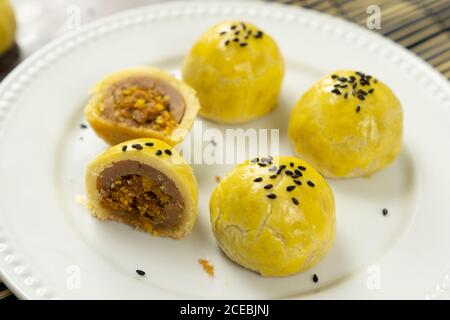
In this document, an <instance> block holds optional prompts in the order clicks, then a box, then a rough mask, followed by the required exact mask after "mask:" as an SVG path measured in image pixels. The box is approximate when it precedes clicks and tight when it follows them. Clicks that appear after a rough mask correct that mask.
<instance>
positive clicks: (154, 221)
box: [86, 138, 197, 239]
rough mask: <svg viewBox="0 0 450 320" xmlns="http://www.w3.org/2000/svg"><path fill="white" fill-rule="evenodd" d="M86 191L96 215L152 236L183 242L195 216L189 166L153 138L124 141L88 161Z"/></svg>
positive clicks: (92, 211) (194, 202) (193, 187)
mask: <svg viewBox="0 0 450 320" xmlns="http://www.w3.org/2000/svg"><path fill="white" fill-rule="evenodd" d="M86 190H87V198H88V208H89V209H90V211H91V213H92V214H93V215H94V216H95V217H97V218H99V219H101V220H116V221H119V222H122V223H127V224H130V225H132V226H134V227H136V228H138V229H142V230H144V231H146V232H148V233H150V234H153V235H156V236H161V237H172V238H175V239H179V238H182V237H184V236H186V235H188V234H189V233H190V232H191V230H192V228H193V226H194V223H195V220H196V217H197V182H196V179H195V177H194V175H193V172H192V168H191V167H190V166H189V165H188V164H187V163H186V162H185V160H184V159H183V158H182V157H181V156H180V155H179V154H178V153H177V152H176V151H175V150H173V149H172V147H171V146H170V145H168V144H166V143H165V142H163V141H161V140H157V139H149V138H143V139H136V140H130V141H126V142H124V143H120V144H118V145H116V146H114V147H111V148H110V149H109V150H107V151H106V152H104V153H102V154H101V155H99V156H98V157H97V158H95V159H94V160H92V161H91V162H90V163H89V165H88V167H87V170H86Z"/></svg>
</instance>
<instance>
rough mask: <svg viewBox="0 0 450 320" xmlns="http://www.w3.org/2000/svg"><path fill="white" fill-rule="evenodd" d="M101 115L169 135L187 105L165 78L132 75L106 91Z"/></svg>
mask: <svg viewBox="0 0 450 320" xmlns="http://www.w3.org/2000/svg"><path fill="white" fill-rule="evenodd" d="M105 97H106V98H105V100H104V103H103V105H102V107H101V114H102V115H103V116H104V117H105V118H107V119H109V120H112V121H115V122H119V123H123V124H126V125H129V126H132V127H144V128H150V129H154V130H157V131H161V132H164V133H167V134H170V133H171V132H172V131H173V130H174V128H175V127H176V126H177V125H178V124H179V123H180V122H181V120H182V119H183V116H184V113H185V110H186V104H185V101H184V98H183V96H182V95H181V94H180V92H179V91H178V90H177V89H175V88H174V87H172V86H171V85H170V84H168V83H167V82H165V81H164V80H161V79H157V78H153V77H129V78H126V79H123V80H122V81H119V82H117V83H115V84H114V85H112V86H111V87H110V88H109V89H107V91H106V95H105Z"/></svg>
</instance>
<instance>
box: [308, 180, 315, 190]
mask: <svg viewBox="0 0 450 320" xmlns="http://www.w3.org/2000/svg"><path fill="white" fill-rule="evenodd" d="M307 184H308V186H310V187H311V188H313V187H314V186H315V184H314V183H313V182H312V181H309V180H308V182H307Z"/></svg>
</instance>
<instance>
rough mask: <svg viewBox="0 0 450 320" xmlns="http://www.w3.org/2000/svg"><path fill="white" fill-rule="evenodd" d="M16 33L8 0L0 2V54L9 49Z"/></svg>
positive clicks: (14, 21)
mask: <svg viewBox="0 0 450 320" xmlns="http://www.w3.org/2000/svg"><path fill="white" fill-rule="evenodd" d="M15 33H16V20H15V18H14V12H13V10H12V8H11V4H10V3H9V0H0V54H2V53H3V52H5V51H6V50H8V49H9V48H11V46H12V45H13V43H14V35H15Z"/></svg>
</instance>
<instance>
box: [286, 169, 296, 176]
mask: <svg viewBox="0 0 450 320" xmlns="http://www.w3.org/2000/svg"><path fill="white" fill-rule="evenodd" d="M284 173H286V174H287V175H288V176H292V175H293V174H294V173H293V172H292V171H291V170H286V171H285V172H284Z"/></svg>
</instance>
